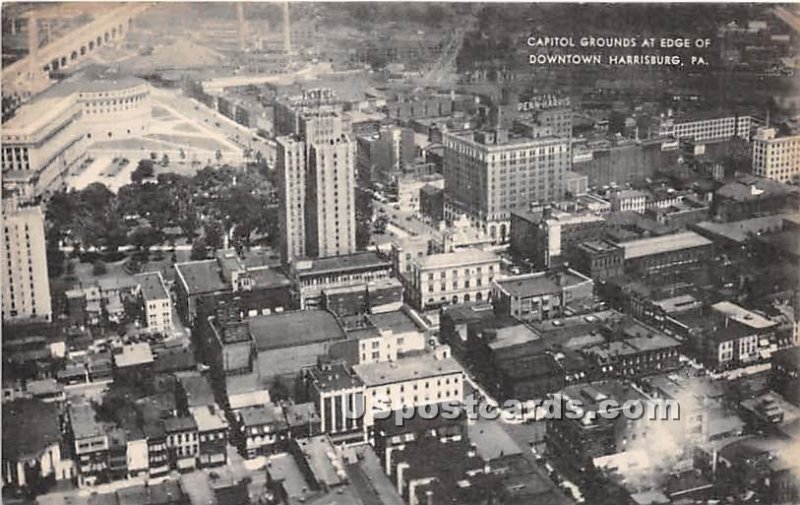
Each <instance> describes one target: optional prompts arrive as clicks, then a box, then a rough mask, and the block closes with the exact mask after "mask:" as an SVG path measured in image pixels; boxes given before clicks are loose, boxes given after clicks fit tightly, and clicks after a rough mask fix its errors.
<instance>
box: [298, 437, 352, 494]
mask: <svg viewBox="0 0 800 505" xmlns="http://www.w3.org/2000/svg"><path fill="white" fill-rule="evenodd" d="M296 442H297V446H298V447H299V448H300V451H301V452H302V454H303V456H304V457H305V459H306V461H307V462H308V465H309V467H310V468H311V471H312V472H313V474H314V477H315V478H316V479H317V481H318V482H320V483H323V484H324V485H326V486H328V487H333V486H337V485H339V484H344V483H345V482H346V481H347V475H346V473H345V471H344V463H343V462H342V458H341V457H340V456H339V455H338V450H337V449H336V448H335V447H334V446H333V444H332V443H331V441H330V439H329V438H328V436H327V435H318V436H316V437H309V438H300V439H297V440H296Z"/></svg>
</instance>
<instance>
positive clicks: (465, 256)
mask: <svg viewBox="0 0 800 505" xmlns="http://www.w3.org/2000/svg"><path fill="white" fill-rule="evenodd" d="M415 261H417V263H418V264H419V266H420V268H422V269H430V268H448V267H456V268H458V267H464V266H468V265H476V264H484V263H491V262H495V263H498V264H499V263H500V257H499V256H498V255H497V254H495V253H493V252H490V251H481V250H478V249H475V250H464V251H457V252H451V253H442V254H432V255H430V256H425V257H423V258H419V259H417V260H415Z"/></svg>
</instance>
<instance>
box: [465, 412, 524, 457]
mask: <svg viewBox="0 0 800 505" xmlns="http://www.w3.org/2000/svg"><path fill="white" fill-rule="evenodd" d="M467 431H468V434H469V440H470V442H472V443H474V444H475V451H476V452H477V453H478V456H480V457H481V458H483V460H484V461H492V460H493V459H497V458H501V457H505V456H514V455H517V454H522V450H521V449H520V447H519V446H518V445H517V444H516V443H515V442H514V440H513V439H512V438H511V437H510V436H509V434H508V433H506V430H504V429H503V427H502V426H501V425H500V423H499V422H498V421H497V420H492V421H488V420H484V419H478V420H477V421H476V422H475V423H473V424H469V425H468V426H467Z"/></svg>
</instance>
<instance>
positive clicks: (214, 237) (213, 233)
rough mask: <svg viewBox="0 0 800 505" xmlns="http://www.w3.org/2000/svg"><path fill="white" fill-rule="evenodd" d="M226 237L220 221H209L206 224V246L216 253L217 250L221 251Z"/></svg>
mask: <svg viewBox="0 0 800 505" xmlns="http://www.w3.org/2000/svg"><path fill="white" fill-rule="evenodd" d="M224 235H225V230H224V229H223V227H222V223H221V222H219V221H209V222H207V223H206V226H205V239H206V246H208V247H209V248H210V249H212V250H214V251H216V250H217V249H221V248H222V245H223V237H224Z"/></svg>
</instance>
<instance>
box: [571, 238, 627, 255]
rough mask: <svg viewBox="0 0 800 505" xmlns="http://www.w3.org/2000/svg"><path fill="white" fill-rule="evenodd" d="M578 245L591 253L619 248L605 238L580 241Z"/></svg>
mask: <svg viewBox="0 0 800 505" xmlns="http://www.w3.org/2000/svg"><path fill="white" fill-rule="evenodd" d="M579 247H580V248H581V249H585V250H586V251H589V252H593V253H601V252H611V251H615V250H617V249H619V248H620V247H619V246H618V245H616V244H612V243H611V242H608V241H607V240H590V241H588V242H582V243H581V244H580V245H579Z"/></svg>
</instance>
